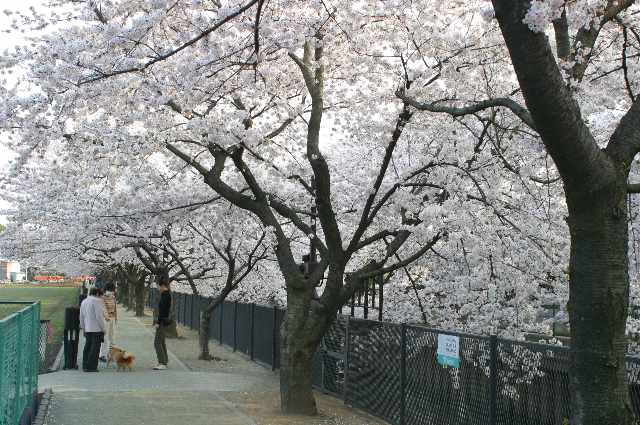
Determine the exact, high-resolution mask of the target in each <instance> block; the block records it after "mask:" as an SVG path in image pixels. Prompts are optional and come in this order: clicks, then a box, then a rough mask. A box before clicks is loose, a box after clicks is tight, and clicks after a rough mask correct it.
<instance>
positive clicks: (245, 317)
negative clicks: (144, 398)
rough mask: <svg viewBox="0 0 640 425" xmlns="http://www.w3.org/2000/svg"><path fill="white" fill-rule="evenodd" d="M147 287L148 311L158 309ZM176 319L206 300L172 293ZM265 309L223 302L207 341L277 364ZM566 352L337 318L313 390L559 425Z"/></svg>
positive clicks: (470, 422)
mask: <svg viewBox="0 0 640 425" xmlns="http://www.w3.org/2000/svg"><path fill="white" fill-rule="evenodd" d="M157 296H158V295H157V292H156V291H151V292H150V296H149V304H150V306H155V305H157ZM174 297H175V313H176V318H177V320H178V322H179V323H181V324H183V325H185V326H188V327H190V328H192V329H198V328H199V325H200V319H199V312H200V306H204V305H205V303H207V302H210V298H206V297H200V296H198V297H196V296H193V295H191V294H184V293H174ZM284 314H285V312H284V311H283V310H280V309H277V308H274V307H264V306H259V305H255V304H243V303H233V302H224V303H223V304H222V305H220V307H219V308H217V309H216V310H215V311H214V314H213V316H212V319H211V320H212V322H211V326H210V337H211V338H212V339H215V340H217V341H219V342H220V343H221V344H224V345H227V346H229V347H231V348H232V349H233V350H234V351H240V352H242V353H244V354H246V355H247V356H249V357H250V358H251V360H255V361H257V362H259V363H262V364H264V365H266V366H270V367H271V368H272V369H274V370H275V369H277V368H278V367H279V365H280V333H279V329H280V324H281V323H282V319H283V318H284ZM443 334H444V335H450V336H454V337H457V341H458V343H459V360H460V363H459V367H455V368H454V367H444V366H442V365H441V364H439V363H438V361H437V358H436V357H437V356H436V354H437V350H438V335H443ZM568 368H569V353H568V350H567V349H566V348H565V347H558V346H551V345H543V344H535V343H527V342H520V341H513V340H507V339H501V338H497V337H495V336H479V335H469V334H464V333H456V332H449V331H442V330H437V329H429V328H425V327H421V326H409V325H402V324H394V323H385V322H375V321H368V320H360V319H354V318H347V317H343V316H340V317H339V318H338V319H337V320H336V321H335V323H334V325H333V326H332V327H331V329H329V331H328V332H327V334H326V335H325V337H324V339H323V341H322V343H321V346H320V348H319V350H318V352H317V353H316V355H315V357H314V362H313V376H314V385H315V386H316V388H317V389H318V390H320V391H323V392H325V393H328V394H332V395H334V396H336V397H339V398H341V399H343V400H344V401H345V403H347V404H350V405H352V406H355V407H358V408H360V409H363V410H365V411H367V412H369V413H371V414H373V415H375V416H377V417H380V418H382V419H385V420H386V421H388V422H390V423H392V424H398V425H425V424H428V425H567V424H569V422H568V418H569V417H570V414H571V411H570V407H571V406H570V393H569V374H568ZM627 372H628V377H629V383H630V394H631V400H632V405H633V410H634V412H635V414H636V416H640V359H635V358H628V360H627Z"/></svg>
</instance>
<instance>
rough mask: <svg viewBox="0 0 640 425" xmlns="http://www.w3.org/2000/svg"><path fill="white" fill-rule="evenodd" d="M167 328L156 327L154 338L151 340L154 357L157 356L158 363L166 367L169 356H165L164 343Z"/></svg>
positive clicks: (165, 347)
mask: <svg viewBox="0 0 640 425" xmlns="http://www.w3.org/2000/svg"><path fill="white" fill-rule="evenodd" d="M166 332H167V327H166V326H163V325H158V327H157V328H156V337H155V339H154V340H153V346H154V347H155V349H156V356H158V363H159V364H163V365H165V366H166V365H167V364H168V363H169V356H168V355H167V344H166V342H165V337H166Z"/></svg>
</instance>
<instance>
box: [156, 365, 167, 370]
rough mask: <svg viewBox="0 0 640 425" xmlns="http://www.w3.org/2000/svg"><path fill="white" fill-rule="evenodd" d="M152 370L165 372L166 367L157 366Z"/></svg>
mask: <svg viewBox="0 0 640 425" xmlns="http://www.w3.org/2000/svg"><path fill="white" fill-rule="evenodd" d="M153 370H167V365H164V364H159V365H158V366H155V367H154V368H153Z"/></svg>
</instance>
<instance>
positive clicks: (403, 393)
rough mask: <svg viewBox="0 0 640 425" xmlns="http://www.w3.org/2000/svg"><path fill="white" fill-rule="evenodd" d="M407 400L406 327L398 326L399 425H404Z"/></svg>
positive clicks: (404, 325) (403, 325)
mask: <svg viewBox="0 0 640 425" xmlns="http://www.w3.org/2000/svg"><path fill="white" fill-rule="evenodd" d="M406 398H407V325H406V324H404V323H403V324H401V325H400V425H405V423H406Z"/></svg>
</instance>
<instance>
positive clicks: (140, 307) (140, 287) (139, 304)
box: [135, 279, 144, 317]
mask: <svg viewBox="0 0 640 425" xmlns="http://www.w3.org/2000/svg"><path fill="white" fill-rule="evenodd" d="M135 298H136V306H135V309H136V317H143V316H144V279H142V280H140V281H138V282H136V284H135Z"/></svg>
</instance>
